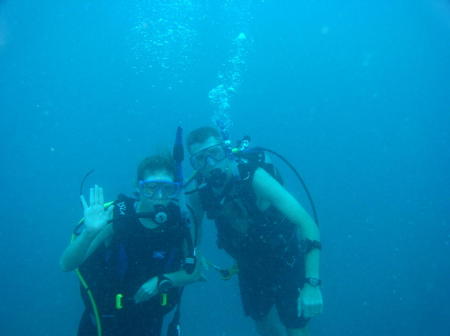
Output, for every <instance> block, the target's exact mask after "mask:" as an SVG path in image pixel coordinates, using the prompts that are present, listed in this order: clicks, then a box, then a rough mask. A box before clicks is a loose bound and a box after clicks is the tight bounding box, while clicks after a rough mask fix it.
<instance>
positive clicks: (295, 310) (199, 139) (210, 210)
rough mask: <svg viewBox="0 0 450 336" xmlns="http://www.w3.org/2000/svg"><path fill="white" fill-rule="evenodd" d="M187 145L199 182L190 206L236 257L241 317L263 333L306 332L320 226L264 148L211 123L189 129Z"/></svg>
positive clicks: (316, 280) (315, 292)
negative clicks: (232, 138)
mask: <svg viewBox="0 0 450 336" xmlns="http://www.w3.org/2000/svg"><path fill="white" fill-rule="evenodd" d="M244 140H245V142H248V140H249V139H245V138H244ZM243 145H244V147H246V146H247V145H248V143H244V144H243ZM187 147H188V151H189V153H190V161H191V165H192V167H193V168H194V170H195V171H196V176H195V179H196V183H197V187H196V188H195V189H194V190H191V191H190V192H188V193H189V194H190V204H191V205H192V207H193V208H194V212H195V214H196V217H197V218H199V219H202V218H203V216H204V214H205V213H206V215H207V217H208V218H209V219H211V220H213V221H214V222H215V224H216V227H217V243H218V246H219V248H222V249H224V250H225V251H226V252H227V253H228V254H229V255H230V256H231V257H232V258H233V259H234V260H235V262H236V265H235V266H236V267H234V268H235V269H237V270H238V272H237V274H238V277H239V287H240V293H241V299H242V304H243V307H244V311H245V313H246V315H248V316H250V317H251V318H252V319H253V320H254V321H255V324H256V329H257V331H258V333H259V334H261V335H265V336H266V335H267V336H269V335H270V336H279V335H280V336H281V335H286V334H287V335H289V336H294V335H295V336H297V335H302V336H303V335H309V332H308V328H307V323H308V320H309V319H310V318H311V317H313V316H316V315H318V314H320V313H321V312H322V305H323V300H322V294H321V288H320V286H321V280H320V277H319V257H320V249H321V243H320V233H319V228H318V225H317V224H316V223H315V222H314V220H313V219H312V218H311V217H310V216H309V215H308V213H307V212H306V211H305V210H304V208H303V207H302V206H301V205H300V204H299V202H298V201H297V200H296V199H295V198H294V197H293V196H292V195H291V194H290V193H289V192H288V191H287V190H286V189H285V188H284V187H283V186H282V184H281V183H280V182H279V181H278V180H279V179H278V176H277V174H276V169H274V166H273V165H271V164H268V163H267V162H264V160H262V159H261V158H262V155H263V154H262V153H261V152H255V153H251V152H250V151H249V152H248V154H246V153H245V150H243V151H241V152H240V150H239V148H235V149H232V148H231V146H230V145H229V141H228V140H227V139H225V136H224V135H223V134H221V133H220V132H219V131H218V130H217V129H215V128H212V127H203V128H199V129H196V130H194V131H192V132H191V133H190V134H189V136H188V138H187ZM277 179H278V180H277Z"/></svg>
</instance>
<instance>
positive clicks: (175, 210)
mask: <svg viewBox="0 0 450 336" xmlns="http://www.w3.org/2000/svg"><path fill="white" fill-rule="evenodd" d="M135 202H136V200H135V199H133V198H129V197H126V196H124V195H119V197H118V199H117V200H116V201H115V202H114V203H113V204H114V205H115V206H114V210H113V214H114V215H113V221H112V225H113V232H114V233H113V236H112V239H111V242H110V243H109V244H108V245H105V244H102V245H101V246H99V247H98V249H97V250H96V251H95V252H94V253H93V254H92V255H91V256H90V257H89V258H88V259H87V260H86V261H85V262H84V263H83V264H82V265H81V266H80V267H79V268H78V270H77V273H78V275H79V277H80V280H81V293H82V297H83V300H84V303H85V306H86V308H87V309H88V311H90V312H91V313H92V315H95V319H96V325H97V329H98V330H99V325H98V324H100V331H99V332H98V335H102V332H101V330H102V329H103V330H107V329H108V328H114V325H115V324H116V323H117V320H120V318H121V316H123V315H125V314H126V312H127V309H128V308H131V307H132V305H135V303H134V301H133V297H134V295H135V294H136V292H137V291H138V289H139V288H140V287H141V286H142V285H143V284H144V283H145V282H146V281H148V280H149V279H151V278H152V277H154V276H158V275H162V274H164V273H171V272H175V271H177V270H179V269H181V268H182V267H183V264H184V260H185V259H184V257H185V256H184V253H183V244H184V242H185V241H186V240H190V241H191V244H189V243H188V244H186V245H192V239H191V237H190V232H189V228H188V227H187V225H186V222H185V218H184V217H183V216H182V215H181V212H180V209H179V207H178V206H177V205H176V204H174V203H169V205H168V206H167V213H168V216H167V221H166V222H165V223H164V224H163V225H160V226H159V227H158V228H156V229H147V228H145V227H143V225H142V224H141V223H140V222H139V219H138V217H137V216H136V212H135ZM82 226H83V224H82V223H81V224H80V225H79V226H78V227H77V228H76V230H75V232H74V234H75V235H77V234H79V233H81V231H82V229H83V228H82ZM187 235H189V237H187ZM188 254H189V253H188ZM162 295H163V294H161V295H157V296H155V297H154V298H152V299H151V300H149V301H147V302H144V303H141V304H140V305H142V308H141V310H145V311H148V312H149V313H150V314H162V315H163V314H165V313H167V312H169V311H170V310H171V309H172V308H173V307H174V306H175V305H176V304H177V303H178V301H179V298H180V289H178V288H172V289H170V290H169V292H168V293H166V294H164V300H162Z"/></svg>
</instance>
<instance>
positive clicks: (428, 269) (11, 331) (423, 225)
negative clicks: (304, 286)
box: [0, 0, 450, 336]
mask: <svg viewBox="0 0 450 336" xmlns="http://www.w3.org/2000/svg"><path fill="white" fill-rule="evenodd" d="M158 4H159V5H160V7H158ZM164 4H165V5H164ZM152 8H153V9H154V11H153V12H152V11H151V9H152ZM177 8H178V10H177ZM158 19H163V20H159V21H158ZM149 24H155V26H150V27H149V26H148V25H149ZM168 25H170V27H172V28H171V29H173V31H172V33H171V34H168V35H167V32H168ZM149 32H152V33H153V34H154V35H151V34H149ZM240 32H244V33H245V34H246V36H247V41H248V44H247V45H246V46H245V48H246V49H245V52H246V53H245V54H244V55H243V60H244V62H245V65H243V66H240V67H238V68H236V69H234V70H236V71H238V72H239V75H240V76H241V77H240V80H239V83H238V84H239V85H237V87H236V93H235V94H234V95H232V96H230V107H231V108H230V110H229V113H230V115H231V118H232V120H233V122H234V127H233V128H232V136H233V137H234V138H238V137H240V136H241V135H244V134H250V135H251V136H252V139H253V143H255V144H258V145H264V146H267V147H270V148H272V149H274V150H277V151H279V152H280V153H282V154H283V155H285V156H286V157H288V158H289V159H290V160H291V161H292V163H294V164H295V165H296V166H297V167H298V168H299V170H300V171H301V173H302V174H303V175H304V177H305V179H306V180H307V183H308V185H309V187H310V189H311V192H312V194H313V196H314V199H315V201H316V203H317V209H318V211H319V215H320V220H321V230H322V239H323V245H324V249H323V257H322V278H323V282H324V285H323V294H324V300H325V311H324V314H323V315H322V316H321V317H319V318H316V319H315V320H314V321H313V323H312V331H313V335H355V336H356V335H358V336H361V335H363V336H372V335H373V336H375V335H377V336H378V335H389V336H397V335H408V336H419V335H420V336H423V335H450V262H449V260H450V259H449V256H450V222H449V215H450V211H449V209H450V174H449V163H450V160H449V159H450V151H449V140H450V133H449V125H450V4H449V2H448V1H445V0H428V1H427V0H414V1H411V0H408V1H406V0H393V1H387V0H381V1H370V2H369V1H360V0H358V1H357V0H347V1H336V0H328V1H313V0H305V1H274V0H266V1H219V0H217V1H212V0H211V1H181V0H179V1H166V2H164V1H153V2H152V1H126V2H125V1H104V0H98V1H74V0H67V1H55V0H52V1H50V0H47V1H23V2H21V1H11V0H3V1H0V134H1V142H0V143H1V145H0V146H1V147H0V148H1V157H2V160H1V161H2V165H1V175H0V176H1V177H0V178H1V189H2V191H3V197H2V202H1V205H0V223H1V224H0V248H1V259H0V266H1V267H0V269H1V274H2V276H1V277H0V284H1V286H0V288H1V294H0V297H1V301H0V333H1V334H2V335H36V336H40V335H42V336H43V335H75V330H76V327H77V324H78V318H79V315H80V313H81V302H80V299H79V294H78V284H77V281H76V279H75V276H74V275H73V274H65V273H62V272H60V270H59V269H58V259H59V256H60V255H61V253H62V250H63V249H64V247H65V246H66V244H67V243H68V240H69V236H70V232H71V230H72V228H73V226H74V225H75V223H76V222H77V220H78V219H79V218H80V217H81V207H80V204H79V200H78V188H79V183H80V180H81V178H82V176H83V175H84V173H85V172H87V171H88V170H89V169H91V168H95V169H96V172H95V174H94V175H93V176H92V177H91V178H90V179H89V183H91V184H92V183H94V182H95V183H98V184H100V185H101V186H103V187H104V188H105V190H106V195H107V198H108V199H113V198H114V197H115V196H116V195H117V193H119V192H127V193H130V192H132V191H133V188H134V184H133V183H134V174H135V169H136V165H137V164H138V162H139V160H140V159H142V158H143V157H144V156H145V155H147V154H150V153H152V152H154V151H155V150H158V149H160V148H164V146H170V145H171V143H172V141H173V137H174V131H175V127H176V126H177V125H182V126H183V127H184V128H185V129H186V130H190V129H193V128H195V127H198V126H202V125H205V124H210V123H211V121H210V120H211V117H212V115H213V113H214V110H215V108H216V106H214V105H213V104H211V103H210V101H209V99H208V92H209V90H211V89H212V88H214V87H216V86H217V85H218V84H220V82H221V80H226V76H225V79H224V77H222V78H218V73H220V72H222V73H225V74H226V73H227V71H228V72H229V71H233V68H232V67H231V68H230V64H229V63H227V60H229V59H230V57H232V56H233V53H234V52H235V46H234V45H233V42H232V41H233V39H235V38H236V36H237V35H238V34H239V33H240ZM158 34H159V35H158ZM155 38H161V39H160V40H158V41H155ZM161 41H163V44H160V45H159V46H157V43H159V42H161ZM164 41H165V42H164ZM283 174H284V175H285V179H286V180H287V185H288V187H289V189H290V190H291V191H292V192H293V193H294V194H295V195H296V196H297V197H299V199H300V200H301V201H302V203H303V204H305V206H306V207H308V204H307V202H306V199H305V196H304V194H302V193H301V192H300V191H299V188H298V184H296V183H297V182H296V180H295V179H294V178H293V177H292V175H291V174H290V173H289V171H288V170H286V169H283ZM205 231H206V232H205V237H204V245H203V250H204V251H205V253H206V254H207V255H208V256H209V257H210V258H211V259H212V260H214V261H217V262H218V263H219V264H223V265H227V264H230V263H231V261H230V260H229V259H228V258H227V257H226V256H225V255H224V254H223V253H222V252H221V251H217V250H216V248H215V237H214V230H213V227H212V225H211V223H207V224H206V227H205ZM183 321H184V327H185V331H186V335H199V336H200V335H208V336H211V335H218V336H224V335H230V336H237V335H256V333H255V332H254V330H253V327H252V324H251V321H249V319H247V318H245V317H244V316H243V312H242V308H241V306H240V302H239V296H238V287H237V282H236V279H234V280H231V281H229V282H223V281H220V280H218V276H217V275H216V274H214V272H210V274H209V281H208V282H207V283H203V284H197V285H195V286H192V287H191V288H189V289H188V290H187V293H186V299H185V300H184V302H183Z"/></svg>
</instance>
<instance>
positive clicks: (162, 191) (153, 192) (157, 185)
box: [139, 181, 179, 199]
mask: <svg viewBox="0 0 450 336" xmlns="http://www.w3.org/2000/svg"><path fill="white" fill-rule="evenodd" d="M139 186H140V191H141V194H142V195H144V196H145V197H146V198H150V199H169V198H174V197H176V196H177V194H178V191H179V184H178V183H175V182H171V181H140V182H139Z"/></svg>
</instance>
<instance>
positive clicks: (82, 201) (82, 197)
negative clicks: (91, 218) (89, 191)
mask: <svg viewBox="0 0 450 336" xmlns="http://www.w3.org/2000/svg"><path fill="white" fill-rule="evenodd" d="M80 201H81V205H82V206H83V210H86V209H87V208H88V207H89V206H88V205H87V203H86V199H85V198H84V195H80Z"/></svg>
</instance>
